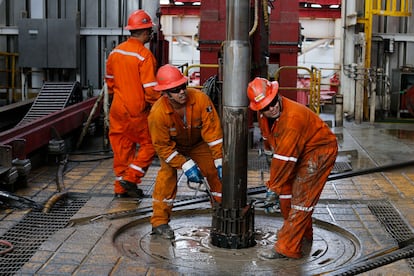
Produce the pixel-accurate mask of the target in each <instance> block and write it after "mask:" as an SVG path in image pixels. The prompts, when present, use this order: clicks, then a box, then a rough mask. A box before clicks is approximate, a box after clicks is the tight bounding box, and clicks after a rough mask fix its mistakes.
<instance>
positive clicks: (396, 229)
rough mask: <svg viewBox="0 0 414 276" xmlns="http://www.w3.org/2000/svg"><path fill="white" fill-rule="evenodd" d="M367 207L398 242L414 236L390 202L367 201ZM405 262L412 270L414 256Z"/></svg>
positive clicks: (413, 268) (413, 267)
mask: <svg viewBox="0 0 414 276" xmlns="http://www.w3.org/2000/svg"><path fill="white" fill-rule="evenodd" d="M368 208H369V209H370V210H371V212H372V214H374V215H375V216H376V217H377V219H378V220H379V222H381V224H382V225H383V226H384V228H385V230H386V231H387V232H388V233H389V234H390V236H391V237H392V238H393V239H394V240H395V241H397V242H398V243H403V242H406V241H408V240H410V239H412V238H414V233H413V232H412V230H411V229H410V227H409V226H408V225H407V224H406V223H405V222H404V220H403V219H402V218H401V216H400V215H399V214H398V212H397V211H396V210H395V208H394V207H393V206H392V205H391V203H389V202H384V201H382V202H375V203H369V204H368ZM407 262H408V263H409V265H410V267H411V269H412V270H413V271H414V258H408V259H407Z"/></svg>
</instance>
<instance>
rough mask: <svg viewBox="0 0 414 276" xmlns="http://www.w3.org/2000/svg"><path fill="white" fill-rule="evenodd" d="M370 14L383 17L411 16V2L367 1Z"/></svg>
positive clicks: (391, 0)
mask: <svg viewBox="0 0 414 276" xmlns="http://www.w3.org/2000/svg"><path fill="white" fill-rule="evenodd" d="M367 2H368V3H366V4H367V7H371V13H372V14H376V15H384V16H411V13H412V9H413V4H412V0H367Z"/></svg>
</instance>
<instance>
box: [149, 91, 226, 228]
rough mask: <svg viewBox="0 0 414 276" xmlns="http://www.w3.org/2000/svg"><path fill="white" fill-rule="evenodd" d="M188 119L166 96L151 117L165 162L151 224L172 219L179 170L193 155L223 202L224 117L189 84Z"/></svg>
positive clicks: (163, 162) (159, 223)
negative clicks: (219, 170)
mask: <svg viewBox="0 0 414 276" xmlns="http://www.w3.org/2000/svg"><path fill="white" fill-rule="evenodd" d="M187 97H188V98H187V102H186V107H185V108H186V122H184V121H183V120H182V119H181V117H180V115H179V114H178V113H177V112H175V111H174V109H173V108H172V106H171V104H170V103H169V100H168V98H166V97H162V98H161V99H159V100H158V101H157V102H156V103H155V104H154V105H153V107H152V109H151V112H150V115H149V117H148V123H149V128H150V132H151V137H152V142H153V145H154V147H155V150H156V152H157V154H158V157H159V159H160V162H161V168H160V170H159V172H158V175H157V178H156V180H155V187H154V192H153V194H152V198H153V202H152V207H153V215H152V217H151V224H152V226H153V227H157V226H159V225H161V224H167V223H168V222H169V221H170V217H171V212H172V207H173V203H174V202H173V201H174V199H175V197H176V194H177V170H178V169H181V166H182V165H183V164H184V163H185V162H186V161H187V157H190V158H191V159H193V160H194V161H195V162H196V164H197V165H198V166H199V168H200V171H201V173H202V174H203V176H204V177H206V178H207V181H208V184H209V186H210V190H211V193H212V195H213V197H214V200H215V201H217V202H221V190H222V189H221V188H222V186H221V181H220V179H219V177H218V175H217V169H216V167H215V166H214V160H215V159H219V158H222V157H223V152H222V144H223V132H222V128H221V123H220V118H219V116H218V114H217V111H216V110H215V108H214V106H213V103H212V102H211V100H210V98H209V97H208V96H207V95H206V94H204V93H202V92H201V91H199V90H197V89H194V88H187Z"/></svg>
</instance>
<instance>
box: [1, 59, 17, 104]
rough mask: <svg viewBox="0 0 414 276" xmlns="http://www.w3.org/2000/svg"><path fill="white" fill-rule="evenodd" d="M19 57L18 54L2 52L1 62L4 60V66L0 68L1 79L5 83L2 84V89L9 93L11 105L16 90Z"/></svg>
mask: <svg viewBox="0 0 414 276" xmlns="http://www.w3.org/2000/svg"><path fill="white" fill-rule="evenodd" d="M17 57H18V54H17V53H9V52H0V60H3V65H1V66H0V79H4V83H1V82H0V89H1V90H5V91H6V92H7V93H8V101H9V103H11V102H13V99H14V93H15V90H16V73H17V72H16V70H17V69H16V63H17V62H16V60H17Z"/></svg>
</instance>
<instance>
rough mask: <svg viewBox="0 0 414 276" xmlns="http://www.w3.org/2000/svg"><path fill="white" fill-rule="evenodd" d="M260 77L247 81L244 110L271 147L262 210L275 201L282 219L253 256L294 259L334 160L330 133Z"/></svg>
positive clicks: (308, 234) (309, 237)
mask: <svg viewBox="0 0 414 276" xmlns="http://www.w3.org/2000/svg"><path fill="white" fill-rule="evenodd" d="M278 90H279V85H278V83H277V82H276V81H274V82H270V81H268V80H267V79H264V78H255V79H254V80H253V81H252V82H250V83H249V85H248V88H247V96H248V98H249V99H250V106H249V107H250V109H251V110H253V111H258V122H259V126H260V130H261V133H262V136H263V139H264V149H265V150H266V151H271V153H272V161H271V165H270V179H269V181H268V182H267V183H266V186H267V188H268V190H267V193H266V199H265V205H264V207H265V212H274V211H275V209H276V208H275V207H277V206H278V205H280V211H281V213H282V216H283V219H284V222H283V226H282V228H281V229H280V230H279V231H278V233H277V241H276V243H275V245H274V246H273V247H272V248H271V249H270V250H265V251H263V252H261V253H260V254H259V255H260V256H261V257H263V258H266V259H277V258H286V257H288V258H300V257H302V253H301V249H302V248H301V247H302V244H303V243H308V244H309V243H311V242H312V241H313V227H312V213H313V210H314V208H315V205H316V204H317V202H318V200H319V197H320V195H321V193H322V190H323V187H324V186H325V183H326V181H327V179H328V176H329V174H330V172H331V170H332V168H333V166H334V164H335V160H336V156H337V153H338V144H337V140H336V136H335V134H334V133H332V131H331V130H330V129H329V127H328V125H327V124H326V123H325V122H324V121H323V120H322V119H321V118H320V117H319V116H318V115H317V114H315V113H314V112H313V111H311V110H310V109H309V108H307V107H306V106H304V105H302V104H299V103H297V102H295V101H292V100H290V99H287V98H285V97H282V96H281V95H279V93H278Z"/></svg>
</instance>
